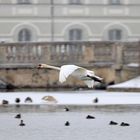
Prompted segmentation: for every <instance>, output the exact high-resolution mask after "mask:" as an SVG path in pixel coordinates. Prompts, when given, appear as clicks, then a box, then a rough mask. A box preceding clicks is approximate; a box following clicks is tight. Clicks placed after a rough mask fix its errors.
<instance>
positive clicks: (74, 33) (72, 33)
mask: <svg viewBox="0 0 140 140" xmlns="http://www.w3.org/2000/svg"><path fill="white" fill-rule="evenodd" d="M82 38H83V32H82V30H81V29H76V28H75V29H70V30H69V40H73V41H74V40H75V41H76V40H77V41H78V40H82Z"/></svg>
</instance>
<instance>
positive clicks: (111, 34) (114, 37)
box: [108, 29, 122, 41]
mask: <svg viewBox="0 0 140 140" xmlns="http://www.w3.org/2000/svg"><path fill="white" fill-rule="evenodd" d="M108 39H109V40H110V41H119V40H122V30H121V29H110V30H109V31H108Z"/></svg>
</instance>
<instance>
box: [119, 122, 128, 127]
mask: <svg viewBox="0 0 140 140" xmlns="http://www.w3.org/2000/svg"><path fill="white" fill-rule="evenodd" d="M129 125H130V124H129V123H125V122H122V123H121V124H120V126H129Z"/></svg>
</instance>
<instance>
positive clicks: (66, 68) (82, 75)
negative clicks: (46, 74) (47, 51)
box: [38, 64, 103, 88]
mask: <svg viewBox="0 0 140 140" xmlns="http://www.w3.org/2000/svg"><path fill="white" fill-rule="evenodd" d="M38 68H50V69H55V70H58V71H60V73H59V82H61V83H63V82H65V81H66V79H67V78H68V77H69V76H70V75H71V76H74V77H76V78H78V79H81V80H83V81H84V83H85V84H86V85H87V86H88V87H89V88H93V86H94V81H97V82H102V81H103V78H101V77H99V76H96V75H95V74H94V71H91V70H87V69H85V68H83V67H79V66H76V65H63V66H61V67H55V66H51V65H47V64H39V65H38Z"/></svg>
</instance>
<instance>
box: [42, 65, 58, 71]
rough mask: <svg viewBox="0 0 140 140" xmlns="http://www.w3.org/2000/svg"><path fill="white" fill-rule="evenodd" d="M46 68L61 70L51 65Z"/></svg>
mask: <svg viewBox="0 0 140 140" xmlns="http://www.w3.org/2000/svg"><path fill="white" fill-rule="evenodd" d="M44 67H45V68H50V69H55V70H60V68H59V67H55V66H51V65H45V66H44Z"/></svg>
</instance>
